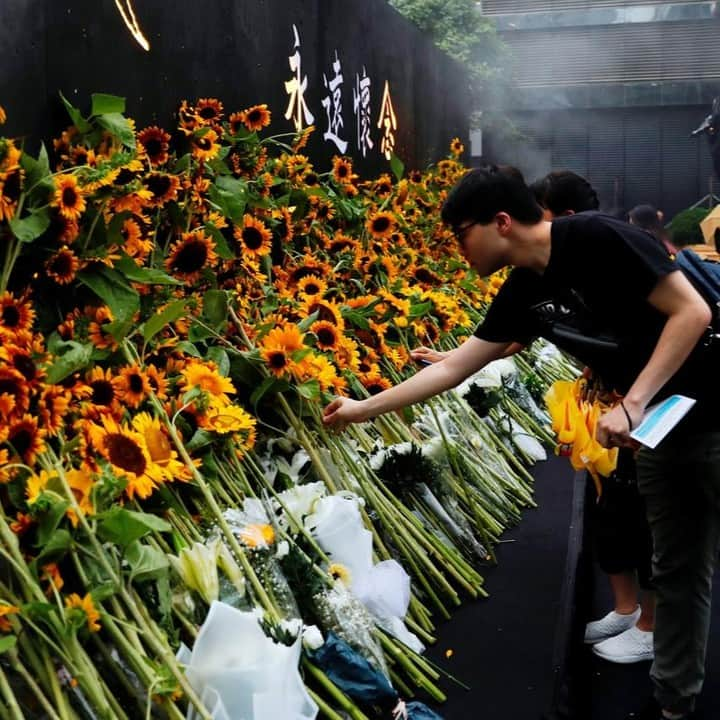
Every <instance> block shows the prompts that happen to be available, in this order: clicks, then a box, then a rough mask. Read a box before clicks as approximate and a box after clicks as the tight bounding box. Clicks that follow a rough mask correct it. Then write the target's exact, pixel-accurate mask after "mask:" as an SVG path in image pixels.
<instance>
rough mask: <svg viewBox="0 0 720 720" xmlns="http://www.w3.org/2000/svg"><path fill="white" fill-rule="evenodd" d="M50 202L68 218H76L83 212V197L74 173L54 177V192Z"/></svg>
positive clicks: (84, 205) (84, 206)
mask: <svg viewBox="0 0 720 720" xmlns="http://www.w3.org/2000/svg"><path fill="white" fill-rule="evenodd" d="M50 204H51V205H52V206H53V207H56V208H57V209H58V212H59V213H60V214H61V215H62V216H63V217H65V218H67V219H68V220H77V219H78V218H79V217H80V216H81V215H82V214H83V212H85V208H86V204H85V198H84V197H83V192H82V190H81V189H80V187H79V186H78V181H77V178H76V177H75V176H74V175H58V176H57V177H56V178H55V193H54V195H53V199H52V201H51V202H50Z"/></svg>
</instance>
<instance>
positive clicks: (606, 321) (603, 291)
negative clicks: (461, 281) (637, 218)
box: [475, 212, 720, 429]
mask: <svg viewBox="0 0 720 720" xmlns="http://www.w3.org/2000/svg"><path fill="white" fill-rule="evenodd" d="M676 271H678V269H677V266H676V265H675V263H674V261H673V260H672V258H671V257H670V256H669V255H668V253H667V250H666V249H665V248H664V246H663V245H662V243H660V242H659V241H658V240H657V239H656V238H654V237H653V236H652V235H650V234H649V233H646V232H645V231H643V230H640V229H639V228H636V227H633V226H632V225H628V224H627V223H624V222H622V221H620V220H617V219H615V218H613V217H610V216H608V215H603V214H601V213H596V212H587V213H579V214H577V215H571V216H568V217H563V218H558V219H557V220H555V221H553V224H552V232H551V252H550V259H549V261H548V265H547V267H546V268H545V271H544V272H543V273H542V274H541V275H540V274H538V273H536V272H534V271H532V270H529V269H527V268H515V269H514V270H513V271H512V272H511V273H510V276H509V277H508V279H507V281H506V282H505V283H504V284H503V286H502V288H501V289H500V292H499V293H498V295H497V297H496V298H495V300H494V301H493V303H492V305H491V306H490V308H489V309H488V312H487V315H486V317H485V320H484V322H482V323H481V324H480V325H479V326H478V328H477V330H476V331H475V335H476V336H477V337H479V338H481V339H483V340H488V341H490V342H513V341H515V342H519V343H522V344H524V345H527V344H529V343H530V342H531V341H532V340H533V339H534V338H535V337H544V338H546V339H548V340H550V341H551V342H553V343H554V344H556V345H557V346H558V347H560V348H561V349H563V350H565V351H566V352H568V353H569V354H571V355H573V356H574V357H576V358H577V359H578V360H580V361H581V362H582V363H584V364H585V365H588V366H589V367H590V368H591V369H592V370H593V372H594V373H595V374H597V375H598V376H599V377H600V378H601V379H602V380H603V383H604V384H605V385H606V386H607V387H610V388H613V389H615V390H617V391H618V392H620V393H623V394H624V393H626V392H627V391H628V389H629V388H630V386H631V385H632V383H633V382H634V381H635V378H636V377H637V376H638V374H639V373H640V371H641V370H642V369H643V368H644V367H645V365H646V364H647V361H648V360H649V358H650V355H651V354H652V351H653V350H654V348H655V345H656V343H657V340H658V338H659V336H660V333H661V331H662V329H663V326H664V325H665V321H666V319H667V318H666V316H665V315H663V314H662V313H660V312H659V311H658V310H656V309H655V308H654V307H653V306H652V305H650V304H649V303H648V301H647V297H648V295H649V294H650V293H651V292H652V290H653V288H654V287H655V285H656V284H657V282H658V281H659V280H660V279H661V278H663V277H664V276H665V275H668V274H669V273H671V272H676ZM701 344H702V342H701V343H698V347H697V348H696V349H695V350H694V351H693V353H692V354H691V356H690V357H689V358H688V359H687V360H686V362H685V363H684V365H683V367H682V368H681V369H680V370H679V371H678V372H677V373H676V374H675V375H674V376H673V377H672V378H671V379H670V381H669V382H668V383H667V384H666V385H665V386H664V387H663V388H662V390H661V391H660V392H659V393H658V394H657V396H656V398H654V399H653V402H654V401H656V400H659V399H661V398H663V397H666V396H667V395H670V394H672V393H681V394H683V395H688V396H689V397H692V398H695V399H696V400H697V405H696V406H695V407H694V408H693V410H692V411H691V413H690V414H689V416H688V419H687V421H684V422H683V423H682V424H683V426H685V427H686V428H689V427H696V426H699V425H702V426H704V427H705V428H708V429H709V428H710V427H713V428H714V427H720V418H719V417H717V416H720V413H718V412H717V411H716V410H715V407H717V406H714V404H715V403H716V402H717V401H718V400H720V383H717V382H715V381H714V378H713V377H712V374H710V372H709V368H706V362H707V361H706V355H707V353H704V352H703V348H702V347H701Z"/></svg>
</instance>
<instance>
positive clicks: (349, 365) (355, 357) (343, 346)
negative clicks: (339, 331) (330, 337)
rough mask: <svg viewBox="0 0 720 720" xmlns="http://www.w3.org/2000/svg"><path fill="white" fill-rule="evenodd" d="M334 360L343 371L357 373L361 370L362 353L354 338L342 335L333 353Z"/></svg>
mask: <svg viewBox="0 0 720 720" xmlns="http://www.w3.org/2000/svg"><path fill="white" fill-rule="evenodd" d="M333 359H334V360H335V362H336V363H337V366H338V367H339V368H340V369H341V370H350V371H351V372H353V373H357V372H358V371H359V370H360V351H359V350H358V345H357V343H356V342H355V340H353V339H352V338H349V337H347V336H345V335H341V336H340V337H339V338H338V342H337V347H336V348H335V350H334V351H333Z"/></svg>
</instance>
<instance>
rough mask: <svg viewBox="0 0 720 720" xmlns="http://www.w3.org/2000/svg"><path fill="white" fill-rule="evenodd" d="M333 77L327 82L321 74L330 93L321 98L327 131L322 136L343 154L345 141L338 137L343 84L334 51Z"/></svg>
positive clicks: (345, 145)
mask: <svg viewBox="0 0 720 720" xmlns="http://www.w3.org/2000/svg"><path fill="white" fill-rule="evenodd" d="M332 69H333V72H334V73H335V75H334V77H333V78H332V79H331V80H329V81H328V79H327V77H326V76H325V73H323V83H324V84H325V87H326V88H327V89H328V92H329V93H330V94H329V95H327V96H326V97H324V98H323V100H322V104H323V107H324V108H325V112H326V114H327V122H328V129H327V131H326V132H325V133H324V134H323V138H324V139H325V140H331V141H332V142H334V143H335V146H336V147H337V149H338V150H339V151H340V152H341V153H344V152H345V150H346V149H347V141H345V140H343V139H342V138H341V137H340V134H339V133H340V129H341V128H342V127H343V126H344V122H343V118H342V91H341V89H340V86H341V85H342V84H343V76H342V73H341V72H340V69H341V68H340V58H338V53H337V50H336V51H335V62H333V65H332Z"/></svg>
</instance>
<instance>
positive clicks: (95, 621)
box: [65, 593, 100, 632]
mask: <svg viewBox="0 0 720 720" xmlns="http://www.w3.org/2000/svg"><path fill="white" fill-rule="evenodd" d="M65 608H66V609H67V610H69V611H70V612H71V613H73V612H81V613H82V614H83V616H84V618H85V621H86V622H87V626H88V630H89V631H90V632H98V631H99V630H100V613H99V612H98V611H97V608H96V607H95V603H94V602H93V599H92V596H91V595H90V593H87V594H86V595H85V596H84V597H80V596H79V595H78V594H77V593H72V594H71V595H69V596H68V597H66V598H65Z"/></svg>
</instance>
